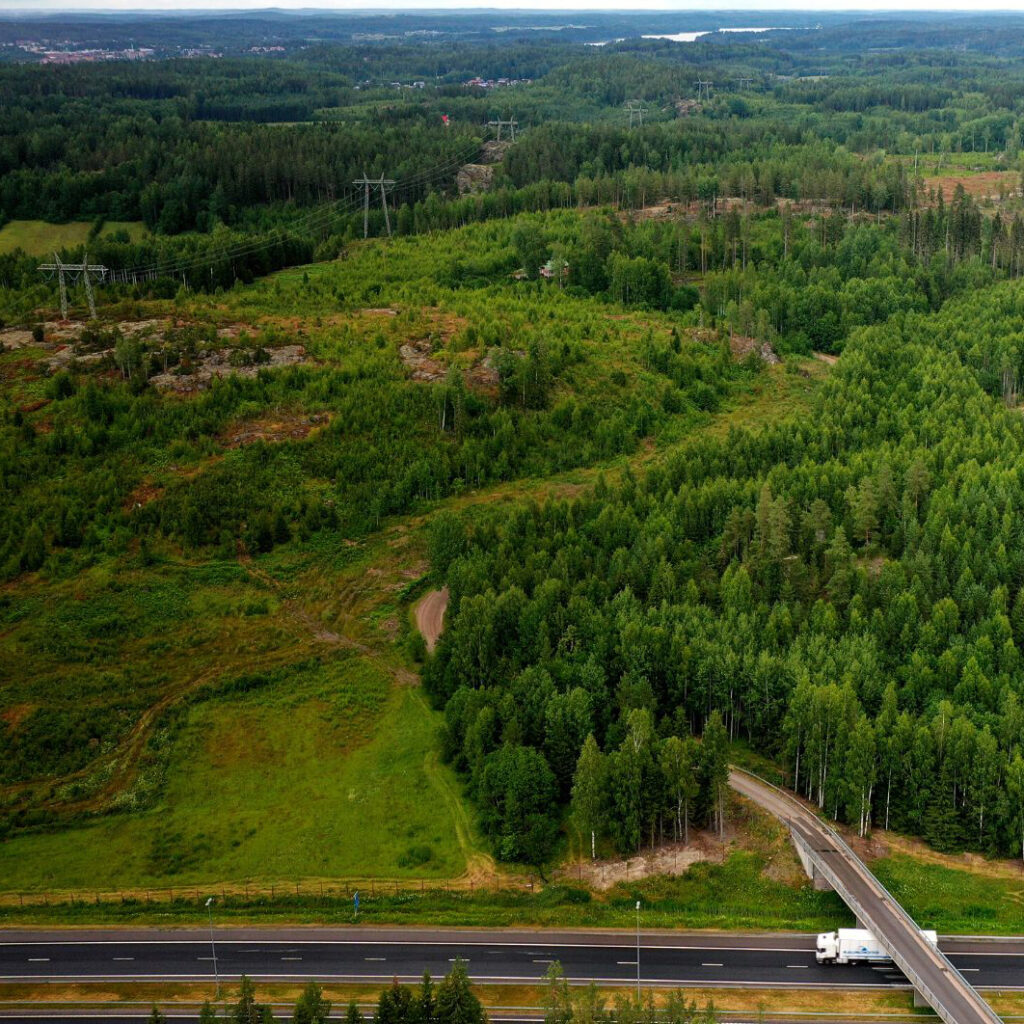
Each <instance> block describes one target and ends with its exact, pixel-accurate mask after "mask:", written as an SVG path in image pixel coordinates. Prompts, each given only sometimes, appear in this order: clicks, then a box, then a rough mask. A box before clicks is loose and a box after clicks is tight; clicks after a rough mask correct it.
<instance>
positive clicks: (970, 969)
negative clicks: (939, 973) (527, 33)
mask: <svg viewBox="0 0 1024 1024" xmlns="http://www.w3.org/2000/svg"><path fill="white" fill-rule="evenodd" d="M980 970H981V968H980V967H961V968H960V973H961V974H972V973H973V974H977V973H978V971H980Z"/></svg>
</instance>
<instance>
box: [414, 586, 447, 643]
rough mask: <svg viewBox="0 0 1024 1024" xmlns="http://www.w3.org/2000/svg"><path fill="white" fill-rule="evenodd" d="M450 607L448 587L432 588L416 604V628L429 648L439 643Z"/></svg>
mask: <svg viewBox="0 0 1024 1024" xmlns="http://www.w3.org/2000/svg"><path fill="white" fill-rule="evenodd" d="M447 607H448V588H447V587H442V588H441V589H440V590H432V591H431V592H430V593H429V594H427V595H426V597H424V598H423V599H422V600H421V601H420V602H419V603H418V604H417V605H416V628H417V629H418V630H419V631H420V632H421V633H422V634H423V639H424V640H426V642H427V650H428V651H432V650H433V649H434V647H435V646H436V645H437V640H438V637H440V635H441V630H442V629H444V613H445V609H446V608H447Z"/></svg>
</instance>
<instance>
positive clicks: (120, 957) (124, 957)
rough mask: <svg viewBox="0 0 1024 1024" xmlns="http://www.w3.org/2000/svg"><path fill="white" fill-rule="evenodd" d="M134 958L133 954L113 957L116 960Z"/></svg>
mask: <svg viewBox="0 0 1024 1024" xmlns="http://www.w3.org/2000/svg"><path fill="white" fill-rule="evenodd" d="M134 959H135V957H133V956H115V957H114V960H115V961H118V960H134Z"/></svg>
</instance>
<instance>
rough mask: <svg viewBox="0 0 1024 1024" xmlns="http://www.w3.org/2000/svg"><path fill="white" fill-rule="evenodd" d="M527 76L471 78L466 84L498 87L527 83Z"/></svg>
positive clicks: (488, 87)
mask: <svg viewBox="0 0 1024 1024" xmlns="http://www.w3.org/2000/svg"><path fill="white" fill-rule="evenodd" d="M530 81H531V79H529V78H471V79H470V80H469V81H468V82H466V86H467V87H470V86H474V87H476V88H477V89H500V88H502V87H503V86H506V85H529V84H530Z"/></svg>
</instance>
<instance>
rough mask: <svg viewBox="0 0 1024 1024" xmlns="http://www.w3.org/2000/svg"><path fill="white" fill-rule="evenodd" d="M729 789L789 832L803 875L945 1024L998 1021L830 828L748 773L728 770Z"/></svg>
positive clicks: (811, 813) (788, 797)
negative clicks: (849, 914) (823, 884)
mask: <svg viewBox="0 0 1024 1024" xmlns="http://www.w3.org/2000/svg"><path fill="white" fill-rule="evenodd" d="M729 784H730V785H731V786H732V788H733V789H735V790H736V792H738V793H740V794H741V795H743V796H745V797H747V798H748V799H750V800H753V801H754V802H755V803H757V804H759V805H760V806H761V807H763V808H765V810H767V811H770V812H771V813H772V814H774V815H776V816H777V817H778V818H780V819H781V820H782V821H783V822H784V823H785V824H786V825H787V826H788V827H789V831H790V835H791V836H792V837H793V843H794V845H795V846H796V848H797V852H798V853H799V854H800V859H801V861H802V862H803V864H804V867H805V868H809V870H808V874H810V875H811V877H812V878H814V877H815V876H816V875H817V876H818V877H821V878H824V879H825V880H826V881H827V882H828V884H829V885H830V886H831V887H832V888H833V889H835V891H836V892H837V893H838V894H839V895H840V896H841V897H842V899H843V900H844V902H845V903H846V905H847V906H848V907H849V908H850V909H851V910H852V911H853V913H854V914H855V915H856V917H857V920H858V921H859V922H861V924H862V925H863V927H865V928H869V929H870V930H871V932H872V933H873V934H874V936H875V938H876V939H878V941H879V942H880V943H881V945H882V946H883V947H884V948H885V950H886V951H887V952H888V953H889V955H890V956H891V957H892V959H893V961H894V963H895V964H896V966H897V967H899V969H900V970H901V971H903V973H904V974H905V975H906V976H907V980H908V981H910V983H911V984H912V985H913V986H914V988H915V989H916V991H917V993H918V994H919V995H920V997H921V998H922V999H924V1000H925V1002H927V1003H928V1005H929V1006H931V1008H932V1009H933V1010H934V1011H935V1012H936V1013H937V1014H938V1015H939V1016H940V1017H941V1018H942V1019H943V1020H944V1021H945V1022H946V1024H998V1022H999V1020H1000V1018H999V1017H998V1016H996V1014H995V1013H993V1011H992V1009H991V1008H990V1007H989V1005H988V1003H986V1002H985V1000H984V999H982V997H981V995H980V994H979V993H978V992H977V991H976V990H975V989H974V988H973V986H972V985H971V984H970V983H969V982H968V981H967V979H966V978H965V977H964V976H963V975H962V974H961V973H960V972H959V971H958V970H957V969H956V967H954V966H953V964H952V963H951V962H950V961H949V958H948V957H946V955H945V954H944V953H941V952H940V951H939V950H938V949H936V948H935V947H934V946H932V944H931V943H930V942H928V941H927V940H926V939H925V938H924V936H923V935H922V934H921V929H920V928H919V927H918V926H917V925H916V924H915V923H914V920H913V918H911V916H910V915H909V914H908V913H907V912H906V911H905V910H904V909H903V908H902V907H901V906H900V905H899V903H897V902H896V900H895V899H893V897H892V895H891V894H890V893H889V891H888V890H887V889H886V888H885V886H883V885H882V883H881V882H879V881H878V879H877V878H875V876H874V875H873V874H872V873H871V872H870V871H869V870H868V868H867V866H866V865H865V864H864V862H863V861H862V860H861V859H860V858H859V857H858V856H857V855H856V854H855V853H854V852H853V850H851V849H850V847H849V846H848V845H847V844H846V842H845V841H844V840H843V838H842V837H841V836H840V835H839V833H838V832H836V831H835V829H833V828H830V827H829V826H828V825H827V824H826V823H825V822H824V821H822V820H821V819H820V818H819V817H818V816H817V815H816V814H814V813H813V811H811V810H809V809H808V808H807V807H805V806H804V805H803V804H802V803H801V802H800V801H799V800H797V799H796V798H794V797H793V796H791V795H790V794H788V793H786V792H785V790H782V789H779V788H778V787H776V786H773V785H771V783H768V782H765V781H764V780H763V779H759V778H757V777H756V776H754V775H751V774H749V773H748V772H744V771H742V770H740V769H736V768H734V769H732V771H731V772H730V774H729Z"/></svg>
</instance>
